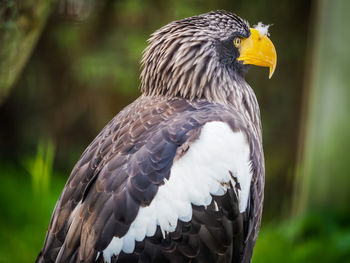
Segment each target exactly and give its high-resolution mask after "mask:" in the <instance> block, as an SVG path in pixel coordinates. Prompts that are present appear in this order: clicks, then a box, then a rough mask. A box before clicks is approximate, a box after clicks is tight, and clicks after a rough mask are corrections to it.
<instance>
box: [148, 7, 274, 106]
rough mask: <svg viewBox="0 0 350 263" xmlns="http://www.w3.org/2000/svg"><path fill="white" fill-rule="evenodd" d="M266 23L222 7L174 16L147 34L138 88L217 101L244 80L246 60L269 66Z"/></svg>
mask: <svg viewBox="0 0 350 263" xmlns="http://www.w3.org/2000/svg"><path fill="white" fill-rule="evenodd" d="M267 29H268V26H263V25H262V24H260V23H259V25H258V27H256V28H250V27H249V24H248V22H246V21H245V20H243V19H242V18H240V17H238V16H237V15H235V14H232V13H229V12H226V11H215V12H210V13H207V14H203V15H199V16H194V17H190V18H186V19H183V20H179V21H174V22H171V23H169V24H168V25H166V26H164V27H162V28H161V29H159V30H157V31H156V32H155V33H153V34H152V36H151V38H150V39H149V45H148V47H147V48H146V50H145V52H144V55H143V58H142V73H141V90H142V91H143V93H144V94H146V95H171V96H180V97H184V98H186V99H190V100H193V99H195V98H206V99H207V100H210V101H218V100H219V101H222V100H225V99H226V98H227V97H228V96H230V92H231V91H232V90H233V89H235V88H237V87H238V86H239V83H245V80H244V75H245V73H246V72H247V69H248V65H256V66H263V67H269V69H270V74H269V77H270V78H271V76H272V74H273V72H274V70H275V67H276V61H277V55H276V50H275V47H274V45H273V44H272V42H271V40H270V39H269V38H268V32H267Z"/></svg>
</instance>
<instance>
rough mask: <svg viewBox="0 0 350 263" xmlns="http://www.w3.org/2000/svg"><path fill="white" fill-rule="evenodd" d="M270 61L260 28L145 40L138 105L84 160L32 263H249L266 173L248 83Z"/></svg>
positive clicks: (175, 32)
mask: <svg viewBox="0 0 350 263" xmlns="http://www.w3.org/2000/svg"><path fill="white" fill-rule="evenodd" d="M276 61H277V55H276V50H275V48H274V45H273V44H272V42H271V40H270V39H269V38H268V26H264V25H263V24H261V23H259V24H258V25H257V26H255V27H254V28H250V26H249V24H248V22H247V21H245V20H243V19H242V18H240V17H239V16H237V15H235V14H233V13H230V12H226V11H215V12H209V13H206V14H202V15H198V16H193V17H189V18H185V19H182V20H178V21H173V22H171V23H169V24H167V25H165V26H164V27H162V28H161V29H159V30H157V31H156V32H155V33H153V34H152V35H151V37H150V39H149V45H148V47H147V48H146V50H145V51H144V53H143V57H142V61H141V64H142V72H141V85H140V87H141V91H142V94H141V95H140V97H139V98H137V99H136V100H135V101H134V102H133V103H131V104H130V105H128V106H127V107H126V108H124V109H123V110H122V111H121V112H119V113H118V114H117V115H116V116H115V117H114V118H113V119H112V120H111V121H110V122H109V123H108V124H107V125H106V126H105V127H104V128H103V130H102V131H101V132H100V133H99V135H98V136H97V137H96V138H95V139H94V140H93V141H92V143H91V144H90V145H89V146H88V147H87V149H86V150H85V151H84V152H83V154H82V155H81V157H80V159H79V161H78V162H77V164H76V165H75V167H74V168H73V170H72V172H71V174H70V177H69V179H68V181H67V183H66V185H65V187H64V189H63V191H62V194H61V196H60V198H59V200H58V202H57V204H56V207H55V209H54V212H53V215H52V218H51V221H50V225H49V228H48V231H47V234H46V238H45V242H44V245H43V248H42V250H41V252H40V253H39V256H38V258H37V261H36V262H39V263H43V262H46V263H49V262H51V263H52V262H55V263H59V262H108V263H110V262H113V263H122V262H130V263H132V262H135V263H136V262H138V263H145V262H172V263H174V262H176V263H181V262H193V263H194V262H197V263H204V262H208V263H212V262H222V263H224V262H250V261H251V257H252V253H253V248H254V245H255V242H256V239H257V236H258V232H259V228H260V221H261V214H262V207H263V198H264V181H265V179H264V178H265V168H264V154H263V146H262V128H261V118H260V110H259V105H258V102H257V98H256V96H255V94H254V91H253V90H252V88H251V87H250V86H249V85H248V84H247V82H246V81H245V74H246V72H247V69H248V67H249V65H257V66H262V67H268V68H269V72H270V77H271V76H272V74H273V72H274V70H275V67H276Z"/></svg>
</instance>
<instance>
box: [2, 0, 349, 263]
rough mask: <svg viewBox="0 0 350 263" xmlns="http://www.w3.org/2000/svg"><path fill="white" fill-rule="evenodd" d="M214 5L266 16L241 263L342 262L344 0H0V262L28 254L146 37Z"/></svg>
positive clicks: (255, 75)
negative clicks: (252, 183) (267, 56)
mask: <svg viewBox="0 0 350 263" xmlns="http://www.w3.org/2000/svg"><path fill="white" fill-rule="evenodd" d="M217 9H225V10H227V11H231V12H234V13H236V14H238V15H240V16H241V17H243V18H244V19H246V20H248V21H249V22H250V23H251V25H254V24H257V23H258V22H259V21H262V22H264V23H267V24H273V26H271V27H270V33H271V39H272V41H273V42H274V44H275V46H276V49H277V53H278V65H277V69H276V72H275V74H274V76H273V78H272V79H271V80H268V77H267V76H268V72H267V69H262V68H254V67H252V69H251V70H250V72H249V73H248V75H247V81H248V82H249V83H250V85H251V86H252V87H253V88H254V90H255V92H256V94H257V97H258V100H259V103H260V106H261V112H262V122H263V130H264V131H263V134H264V148H265V159H266V189H265V195H266V198H265V206H264V215H263V223H262V229H261V233H260V236H259V239H258V242H257V246H256V249H255V252H254V257H253V262H254V263H259V262H269V263H273V262H350V211H349V202H350V168H349V164H350V162H349V161H350V158H349V156H350V153H349V150H350V139H349V134H350V124H349V113H350V101H349V100H350V99H349V98H350V87H349V85H350V68H349V66H350V62H349V61H350V46H349V43H350V30H349V26H350V16H349V12H350V1H347V0H334V1H331V0H314V1H308V0H252V1H247V0H217V1H212V0H203V1H200V0H177V1H176V0H168V1H161V0H120V1H118V0H26V1H22V0H0V262H33V261H34V260H35V258H36V256H37V254H38V252H39V250H40V249H41V246H42V244H43V241H44V237H45V233H46V229H47V227H48V223H49V219H50V217H51V213H52V210H53V208H54V205H55V203H56V200H57V199H58V197H59V194H60V192H61V190H62V188H63V186H64V183H65V181H66V179H67V178H68V176H69V174H70V171H71V169H72V168H73V166H74V164H75V162H76V161H77V160H78V158H79V156H80V154H81V153H82V152H83V150H84V149H85V148H86V147H87V145H88V144H89V143H90V142H91V140H92V139H93V138H94V137H95V136H96V135H97V134H98V132H99V131H100V130H101V129H102V128H103V127H104V125H105V124H106V123H107V122H108V121H109V120H110V119H111V118H112V117H113V116H114V115H115V114H116V113H118V112H119V111H120V110H121V109H122V108H123V107H124V106H126V105H127V104H129V103H130V102H131V101H133V100H134V99H135V98H136V97H137V96H139V95H140V92H139V69H140V64H139V60H140V58H141V54H142V51H143V49H144V48H145V47H146V45H147V42H146V40H147V39H148V37H149V35H150V34H151V33H152V32H153V31H155V30H156V29H158V28H159V27H161V26H163V25H164V24H166V23H168V22H170V21H172V20H176V19H181V18H184V17H188V16H192V15H197V14H200V13H205V12H208V11H210V10H217Z"/></svg>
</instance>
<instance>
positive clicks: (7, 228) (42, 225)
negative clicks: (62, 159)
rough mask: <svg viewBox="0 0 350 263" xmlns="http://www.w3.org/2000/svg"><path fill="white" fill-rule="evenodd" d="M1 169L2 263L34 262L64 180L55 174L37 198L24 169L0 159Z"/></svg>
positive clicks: (0, 243) (0, 239)
mask: <svg viewBox="0 0 350 263" xmlns="http://www.w3.org/2000/svg"><path fill="white" fill-rule="evenodd" d="M34 159H35V158H34ZM0 170H1V182H0V207H1V214H0V227H1V231H0V262H1V263H2V262H4V263H5V262H6V263H11V262H34V261H35V258H36V256H37V255H38V253H39V251H40V248H41V247H42V245H43V242H44V237H45V233H46V230H47V227H48V224H49V220H50V217H51V213H52V211H53V208H54V206H55V203H56V201H57V198H58V196H59V193H60V191H61V190H62V188H63V185H64V179H62V177H61V176H57V175H56V176H53V177H52V181H51V182H52V184H51V187H50V188H49V189H48V191H47V192H46V193H43V194H42V195H41V196H40V197H38V196H37V195H36V194H35V193H34V189H33V187H32V182H31V176H30V175H29V174H28V173H27V172H26V170H25V169H24V168H21V166H18V165H15V164H13V163H8V162H7V163H3V162H1V163H0Z"/></svg>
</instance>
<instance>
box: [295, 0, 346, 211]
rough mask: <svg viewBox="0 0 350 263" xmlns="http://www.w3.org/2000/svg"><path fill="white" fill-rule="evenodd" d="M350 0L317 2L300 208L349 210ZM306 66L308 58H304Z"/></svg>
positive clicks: (298, 186)
mask: <svg viewBox="0 0 350 263" xmlns="http://www.w3.org/2000/svg"><path fill="white" fill-rule="evenodd" d="M349 10H350V1H348V0H336V1H331V0H319V1H318V13H317V15H316V17H317V19H316V23H314V24H315V28H314V30H315V35H314V42H313V47H312V49H311V50H310V51H311V52H312V56H311V57H312V61H311V62H312V63H311V64H312V68H311V70H310V73H311V76H310V90H309V91H308V93H309V94H308V96H307V102H306V105H307V106H306V107H304V108H305V110H304V114H305V115H304V118H305V122H304V123H305V125H304V131H303V133H304V135H303V136H302V142H301V147H302V149H301V151H300V152H301V155H300V167H299V169H298V170H299V171H298V175H297V181H296V187H295V189H296V192H295V196H296V197H295V208H296V211H298V212H306V211H308V210H327V211H329V212H335V213H339V212H340V213H347V212H348V210H349V204H348V202H349V200H350V190H349V189H350V153H349V151H350V139H349V137H350V123H349V114H350V69H349V65H350V46H349V43H350V30H349V27H348V26H349V25H350V16H349ZM308 64H310V62H308Z"/></svg>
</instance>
